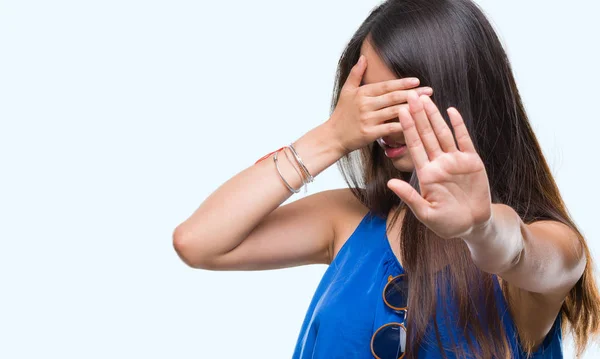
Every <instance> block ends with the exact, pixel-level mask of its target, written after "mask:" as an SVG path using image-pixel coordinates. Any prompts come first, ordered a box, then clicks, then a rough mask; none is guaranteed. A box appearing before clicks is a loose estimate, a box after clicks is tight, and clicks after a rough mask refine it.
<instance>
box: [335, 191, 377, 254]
mask: <svg viewBox="0 0 600 359" xmlns="http://www.w3.org/2000/svg"><path fill="white" fill-rule="evenodd" d="M327 192H328V196H329V198H330V199H331V201H330V202H329V203H328V206H331V208H330V210H331V212H330V213H331V220H332V225H333V227H334V239H333V243H332V248H331V259H333V258H335V256H336V255H337V253H338V251H339V250H340V248H342V246H343V245H344V243H346V241H347V240H348V238H349V237H350V236H351V235H352V233H353V232H354V230H355V229H356V227H358V225H359V223H360V221H361V220H362V219H363V217H364V216H365V215H366V214H367V212H368V211H369V209H368V208H367V207H366V206H365V205H364V204H362V203H361V202H360V201H359V200H358V198H356V196H354V194H353V193H352V190H351V189H350V188H340V189H335V190H331V191H327Z"/></svg>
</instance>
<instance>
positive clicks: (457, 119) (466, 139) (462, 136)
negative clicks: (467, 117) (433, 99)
mask: <svg viewBox="0 0 600 359" xmlns="http://www.w3.org/2000/svg"><path fill="white" fill-rule="evenodd" d="M447 112H448V116H449V117H450V122H451V123H452V127H453V128H454V135H455V136H456V142H457V143H458V148H459V149H460V150H461V151H463V152H475V146H474V145H473V141H472V140H471V136H470V135H469V132H468V131H467V126H465V122H464V121H463V118H462V116H461V115H460V113H459V112H458V110H457V109H456V108H454V107H450V108H448V110H447Z"/></svg>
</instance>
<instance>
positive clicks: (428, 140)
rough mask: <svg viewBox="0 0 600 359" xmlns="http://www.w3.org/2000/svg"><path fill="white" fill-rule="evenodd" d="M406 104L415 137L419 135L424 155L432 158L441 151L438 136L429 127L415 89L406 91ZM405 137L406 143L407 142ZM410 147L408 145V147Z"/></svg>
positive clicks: (429, 124)
mask: <svg viewBox="0 0 600 359" xmlns="http://www.w3.org/2000/svg"><path fill="white" fill-rule="evenodd" d="M425 97H426V96H425ZM408 105H409V109H410V114H411V115H412V119H413V120H414V123H415V125H416V131H417V132H418V133H417V137H420V141H419V142H420V143H422V146H423V147H424V148H425V149H424V151H425V156H426V157H427V158H429V160H434V159H435V158H437V157H438V156H439V155H441V154H442V153H443V151H442V148H441V147H440V143H439V141H438V138H437V136H436V134H435V132H434V131H433V128H432V127H431V123H430V122H429V118H428V117H427V113H426V112H425V108H424V106H423V102H422V100H421V99H420V98H419V96H418V95H417V93H416V92H415V91H409V92H408ZM408 141H409V140H408V139H407V144H408ZM409 148H410V147H409Z"/></svg>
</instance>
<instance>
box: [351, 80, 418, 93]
mask: <svg viewBox="0 0 600 359" xmlns="http://www.w3.org/2000/svg"><path fill="white" fill-rule="evenodd" d="M419 83H420V81H419V79H418V78H416V77H405V78H402V79H395V80H388V81H382V82H376V83H372V84H368V85H363V86H362V88H363V91H364V93H365V95H367V96H372V97H374V96H381V95H383V94H386V93H389V92H393V91H398V90H408V89H411V88H414V87H417V86H419Z"/></svg>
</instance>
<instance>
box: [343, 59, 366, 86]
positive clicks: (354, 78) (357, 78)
mask: <svg viewBox="0 0 600 359" xmlns="http://www.w3.org/2000/svg"><path fill="white" fill-rule="evenodd" d="M366 68H367V59H366V58H365V55H360V57H359V58H358V61H357V62H356V64H355V65H354V66H352V70H350V74H349V75H348V78H347V79H346V84H345V86H348V87H352V88H356V87H359V86H360V82H361V81H362V77H363V75H364V73H365V69H366Z"/></svg>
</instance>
